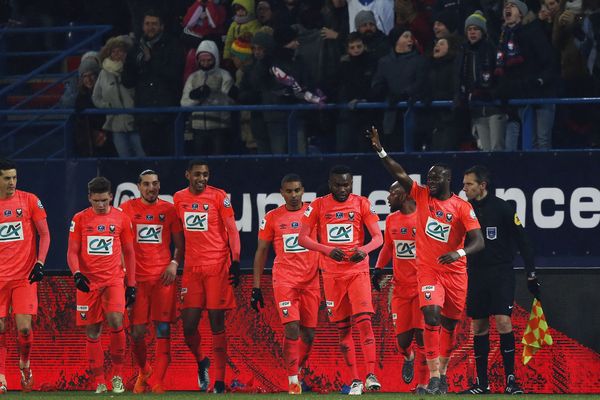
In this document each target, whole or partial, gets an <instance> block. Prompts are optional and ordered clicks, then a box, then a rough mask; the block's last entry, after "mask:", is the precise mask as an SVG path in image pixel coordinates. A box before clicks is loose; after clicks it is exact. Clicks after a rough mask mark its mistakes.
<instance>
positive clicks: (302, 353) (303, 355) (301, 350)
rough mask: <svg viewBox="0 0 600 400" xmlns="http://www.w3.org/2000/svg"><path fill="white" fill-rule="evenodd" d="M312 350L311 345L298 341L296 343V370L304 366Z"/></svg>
mask: <svg viewBox="0 0 600 400" xmlns="http://www.w3.org/2000/svg"><path fill="white" fill-rule="evenodd" d="M311 349H312V343H311V344H308V343H306V342H305V341H304V340H302V339H300V341H299V342H298V368H303V367H305V366H306V361H307V360H308V356H309V354H310V350H311Z"/></svg>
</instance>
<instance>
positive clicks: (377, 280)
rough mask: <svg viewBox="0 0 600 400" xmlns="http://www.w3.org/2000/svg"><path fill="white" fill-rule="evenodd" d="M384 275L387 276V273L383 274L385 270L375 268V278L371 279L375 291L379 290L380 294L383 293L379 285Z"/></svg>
mask: <svg viewBox="0 0 600 400" xmlns="http://www.w3.org/2000/svg"><path fill="white" fill-rule="evenodd" d="M383 275H385V273H384V272H383V269H381V268H375V269H374V270H373V276H372V277H371V284H372V285H373V289H375V290H377V291H378V292H381V285H380V284H379V283H380V282H381V279H382V278H383Z"/></svg>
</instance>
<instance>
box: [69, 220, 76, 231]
mask: <svg viewBox="0 0 600 400" xmlns="http://www.w3.org/2000/svg"><path fill="white" fill-rule="evenodd" d="M69 232H75V221H71V226H70V227H69Z"/></svg>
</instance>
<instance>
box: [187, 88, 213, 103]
mask: <svg viewBox="0 0 600 400" xmlns="http://www.w3.org/2000/svg"><path fill="white" fill-rule="evenodd" d="M189 96H190V99H192V100H198V101H202V100H205V99H206V98H207V97H208V96H210V88H209V87H208V86H207V85H202V86H200V87H197V88H196V89H194V90H192V91H191V92H190V94H189Z"/></svg>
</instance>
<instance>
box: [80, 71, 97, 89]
mask: <svg viewBox="0 0 600 400" xmlns="http://www.w3.org/2000/svg"><path fill="white" fill-rule="evenodd" d="M97 77H98V76H97V75H96V74H95V73H93V72H86V73H84V74H82V75H81V78H80V79H81V86H83V87H85V88H88V89H90V90H92V89H94V85H95V84H96V78H97Z"/></svg>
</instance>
